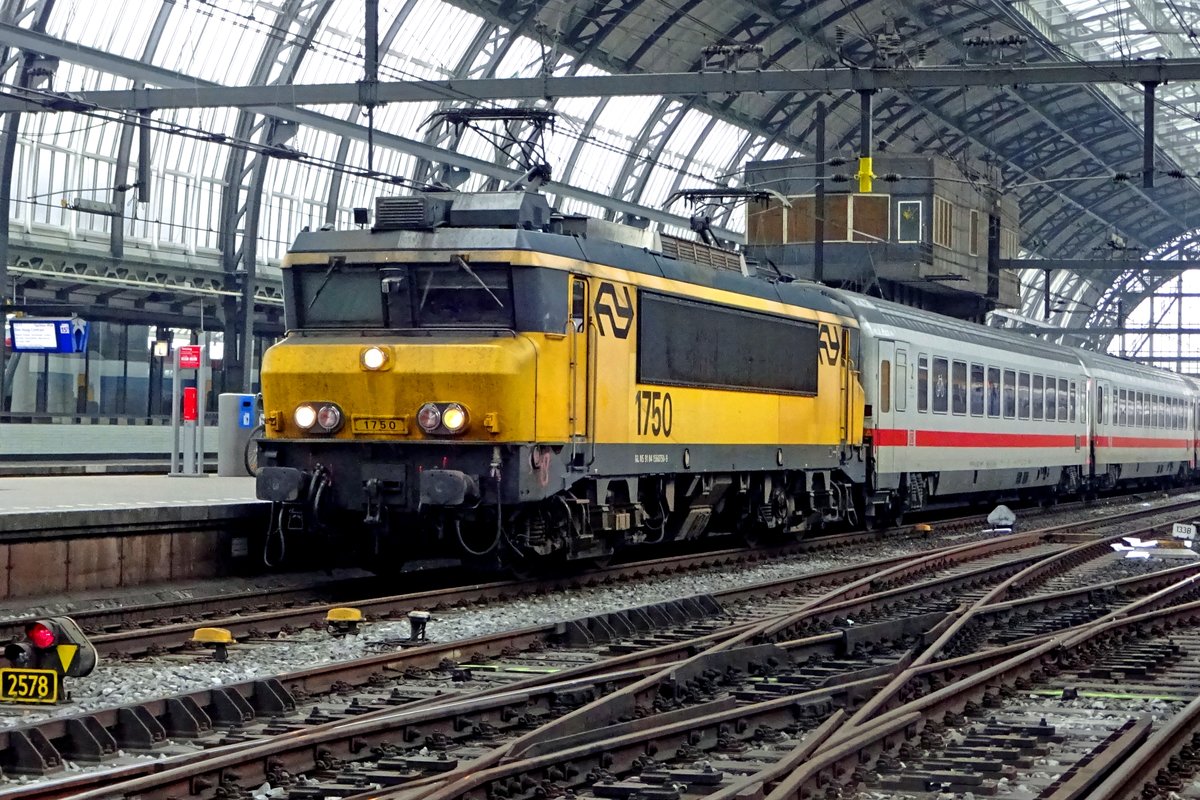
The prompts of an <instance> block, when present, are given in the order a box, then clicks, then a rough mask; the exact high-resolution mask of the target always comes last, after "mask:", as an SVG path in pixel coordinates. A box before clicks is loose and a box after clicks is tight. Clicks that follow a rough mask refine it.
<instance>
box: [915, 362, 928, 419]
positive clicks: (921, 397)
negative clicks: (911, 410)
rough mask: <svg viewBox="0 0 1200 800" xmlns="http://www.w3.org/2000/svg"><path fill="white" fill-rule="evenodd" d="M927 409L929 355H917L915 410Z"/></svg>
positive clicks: (924, 410) (922, 410) (923, 410)
mask: <svg viewBox="0 0 1200 800" xmlns="http://www.w3.org/2000/svg"><path fill="white" fill-rule="evenodd" d="M928 410H929V357H928V356H925V355H920V356H917V411H920V412H922V413H924V412H926V411H928Z"/></svg>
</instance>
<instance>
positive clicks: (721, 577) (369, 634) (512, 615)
mask: <svg viewBox="0 0 1200 800" xmlns="http://www.w3.org/2000/svg"><path fill="white" fill-rule="evenodd" d="M973 538H975V536H973V535H971V534H963V535H962V537H961V541H962V542H967V541H970V540H971V539H973ZM954 541H956V542H957V541H959V537H955V539H954ZM946 543H947V542H946V541H944V540H942V537H937V536H934V537H932V538H905V539H902V540H893V541H892V542H890V543H886V544H882V543H881V544H872V545H871V546H870V547H869V549H864V548H861V547H854V548H849V549H850V550H851V551H853V552H854V553H855V554H856V557H851V556H850V555H849V553H843V554H840V555H839V554H834V553H829V554H825V553H817V554H804V555H802V556H799V557H797V558H796V559H794V560H789V561H778V562H771V563H764V564H757V565H753V566H746V567H741V568H739V569H737V571H736V572H730V571H729V570H728V569H715V568H714V569H710V570H701V571H696V572H689V573H686V574H682V575H677V576H657V577H654V578H652V579H648V580H645V581H639V582H636V583H624V584H615V585H609V586H599V587H591V588H586V589H569V590H561V591H553V592H549V593H547V594H545V595H541V596H537V597H530V598H525V599H518V600H509V601H500V602H495V603H489V604H488V605H486V606H481V607H477V608H470V609H462V610H459V609H449V610H446V611H440V612H438V613H437V615H436V616H435V617H434V618H433V619H431V620H430V621H429V625H428V629H427V635H428V638H429V640H430V642H435V643H436V642H448V641H457V640H461V639H469V638H473V637H476V636H484V635H487V634H491V633H497V632H500V631H510V630H517V629H520V628H526V627H530V626H534V625H543V624H546V623H550V622H558V621H563V620H572V619H579V618H581V617H587V616H592V615H595V614H603V613H607V612H611V611H619V610H621V609H626V608H633V607H637V606H644V605H649V604H653V603H660V602H663V601H666V600H672V599H677V598H681V597H691V596H695V595H703V594H710V593H713V592H716V591H719V590H722V589H728V588H730V587H734V586H748V585H753V584H757V583H762V582H765V581H770V580H776V579H780V578H787V577H793V576H800V575H806V574H811V573H814V572H820V571H823V570H828V569H835V568H837V567H844V566H847V565H850V564H854V563H862V562H863V561H869V560H875V559H879V558H884V557H886V556H889V555H903V554H908V553H919V552H922V551H924V550H928V549H930V548H932V547H936V546H940V545H944V544H946ZM408 638H409V627H408V622H407V620H398V621H381V622H376V623H371V624H368V625H365V626H363V628H362V630H361V632H360V633H359V635H357V636H346V637H343V638H335V637H333V636H330V635H329V634H328V633H326V632H324V631H315V630H311V629H306V630H304V631H301V632H298V633H295V634H293V635H290V636H281V637H280V638H277V639H263V640H254V641H253V642H248V643H246V644H242V645H238V646H235V647H232V648H230V651H229V660H228V661H226V662H225V663H218V662H215V661H208V660H198V659H197V657H196V656H195V655H164V656H157V657H148V658H141V659H138V660H136V661H127V662H122V661H112V660H102V661H101V663H100V665H99V667H97V669H96V671H95V672H93V673H92V674H91V675H89V676H88V677H86V678H78V679H70V680H69V686H68V688H69V690H70V692H71V697H72V699H73V701H74V702H73V703H71V704H67V705H63V706H59V707H55V708H53V709H50V710H45V711H43V710H40V709H39V710H32V709H16V708H5V709H0V727H12V726H15V725H26V724H30V723H34V722H40V721H43V720H46V719H50V718H53V717H58V716H68V715H73V714H79V713H81V712H87V711H95V710H98V709H103V708H110V707H114V706H122V705H127V704H130V703H135V702H139V701H144V700H150V699H155V698H162V697H169V696H171V695H176V694H184V693H188V692H194V691H198V690H202V689H209V688H212V687H214V686H222V685H226V684H234V683H243V682H246V681H251V680H255V679H258V678H266V677H273V676H278V675H280V674H283V673H287V672H294V671H297V670H301V669H306V668H310V667H316V666H321V665H324V664H329V663H333V662H338V661H350V660H354V659H357V658H362V657H365V656H370V655H377V654H379V653H385V652H396V651H399V650H401V649H402V645H403V644H406V643H407V640H408Z"/></svg>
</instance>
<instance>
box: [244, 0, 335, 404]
mask: <svg viewBox="0 0 1200 800" xmlns="http://www.w3.org/2000/svg"><path fill="white" fill-rule="evenodd" d="M333 2H334V0H287V2H285V3H283V4H282V5H281V6H280V7H279V11H278V13H277V15H276V21H275V23H274V24H275V27H277V28H278V29H279V30H281V31H294V33H293V34H292V35H290V36H270V37H267V38H266V41H265V42H264V44H263V49H262V52H261V53H259V57H258V63H257V64H256V65H255V67H254V72H253V74H252V77H251V80H252V81H253V82H254V83H257V84H269V83H275V84H279V85H288V84H291V83H294V82H295V78H296V73H297V71H298V70H299V68H300V64H301V62H302V61H303V60H304V56H305V55H307V54H308V53H309V51H310V47H311V44H312V40H313V38H314V37H315V36H316V35H317V31H318V30H320V27H321V23H322V22H323V21H324V19H325V16H326V14H328V13H329V10H330V8H332V6H333ZM284 131H288V132H290V133H294V131H295V127H294V125H293V124H292V123H285V122H282V121H281V120H279V119H278V118H275V117H270V116H266V115H259V114H257V113H255V112H254V111H252V110H245V109H243V110H242V111H240V112H239V113H238V120H237V123H236V125H235V127H234V137H235V138H236V140H237V141H240V142H246V141H255V142H259V143H260V144H262V145H264V146H267V147H270V146H277V145H279V144H282V141H284V140H286V139H287V138H288V133H284ZM268 161H269V159H268V156H267V155H266V153H264V152H263V151H261V150H260V151H254V152H251V151H248V150H246V149H244V148H234V149H233V150H231V151H230V153H229V161H228V163H227V164H226V168H225V189H224V192H223V193H222V196H221V231H220V241H221V255H222V260H223V263H224V267H225V272H226V275H227V277H228V279H229V280H230V282H233V281H234V280H235V278H234V276H235V273H237V271H238V267H241V270H242V273H243V274H242V279H241V283H242V287H243V288H242V295H241V298H242V299H241V303H240V305H239V306H238V308H237V313H236V317H237V322H238V323H239V324H238V325H237V327H236V328H234V327H233V326H231V325H230V319H229V316H230V314H229V312H230V311H231V310H232V305H233V304H232V303H231V302H226V303H225V306H224V308H225V314H226V320H225V345H226V352H227V353H228V354H229V355H233V353H234V348H233V343H234V342H235V341H236V342H237V343H238V345H239V346H238V347H237V350H236V354H237V355H236V360H235V359H231V358H228V357H227V358H226V359H225V365H226V366H225V368H226V370H231V369H233V370H237V371H240V373H241V376H240V377H241V384H242V390H243V391H246V392H249V391H251V389H253V365H252V363H251V361H252V359H253V355H254V336H253V325H254V294H253V286H254V273H255V269H256V267H257V258H258V253H257V244H258V220H259V213H260V211H261V209H262V194H263V184H264V182H265V180H266V173H267V166H268ZM239 231H240V232H241V238H240V240H239V238H238V233H239ZM239 330H240V335H238V331H239Z"/></svg>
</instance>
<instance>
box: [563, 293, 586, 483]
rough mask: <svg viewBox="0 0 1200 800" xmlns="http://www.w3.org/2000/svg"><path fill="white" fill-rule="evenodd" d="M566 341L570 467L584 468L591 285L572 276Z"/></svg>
mask: <svg viewBox="0 0 1200 800" xmlns="http://www.w3.org/2000/svg"><path fill="white" fill-rule="evenodd" d="M567 327H568V331H567V338H568V340H569V343H570V357H571V383H570V400H569V406H570V408H569V415H570V419H571V464H572V465H573V466H580V467H582V466H583V461H584V453H585V450H584V443H585V442H586V441H587V438H588V434H589V432H590V428H589V427H588V422H589V417H590V413H589V412H590V406H591V403H590V402H589V399H590V397H591V392H590V391H589V384H588V377H589V374H590V372H591V369H590V364H591V360H590V358H589V353H590V347H589V340H590V339H591V319H590V318H589V313H588V282H587V279H586V278H582V277H579V276H577V275H572V276H571V317H570V319H569V320H568V321H567Z"/></svg>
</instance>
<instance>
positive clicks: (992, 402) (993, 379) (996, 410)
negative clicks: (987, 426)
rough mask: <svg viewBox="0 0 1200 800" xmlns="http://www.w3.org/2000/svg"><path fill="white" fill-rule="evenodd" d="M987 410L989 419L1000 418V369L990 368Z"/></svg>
mask: <svg viewBox="0 0 1200 800" xmlns="http://www.w3.org/2000/svg"><path fill="white" fill-rule="evenodd" d="M987 408H988V412H987V413H988V416H989V417H998V416H1000V369H999V368H998V367H988V371H987Z"/></svg>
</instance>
